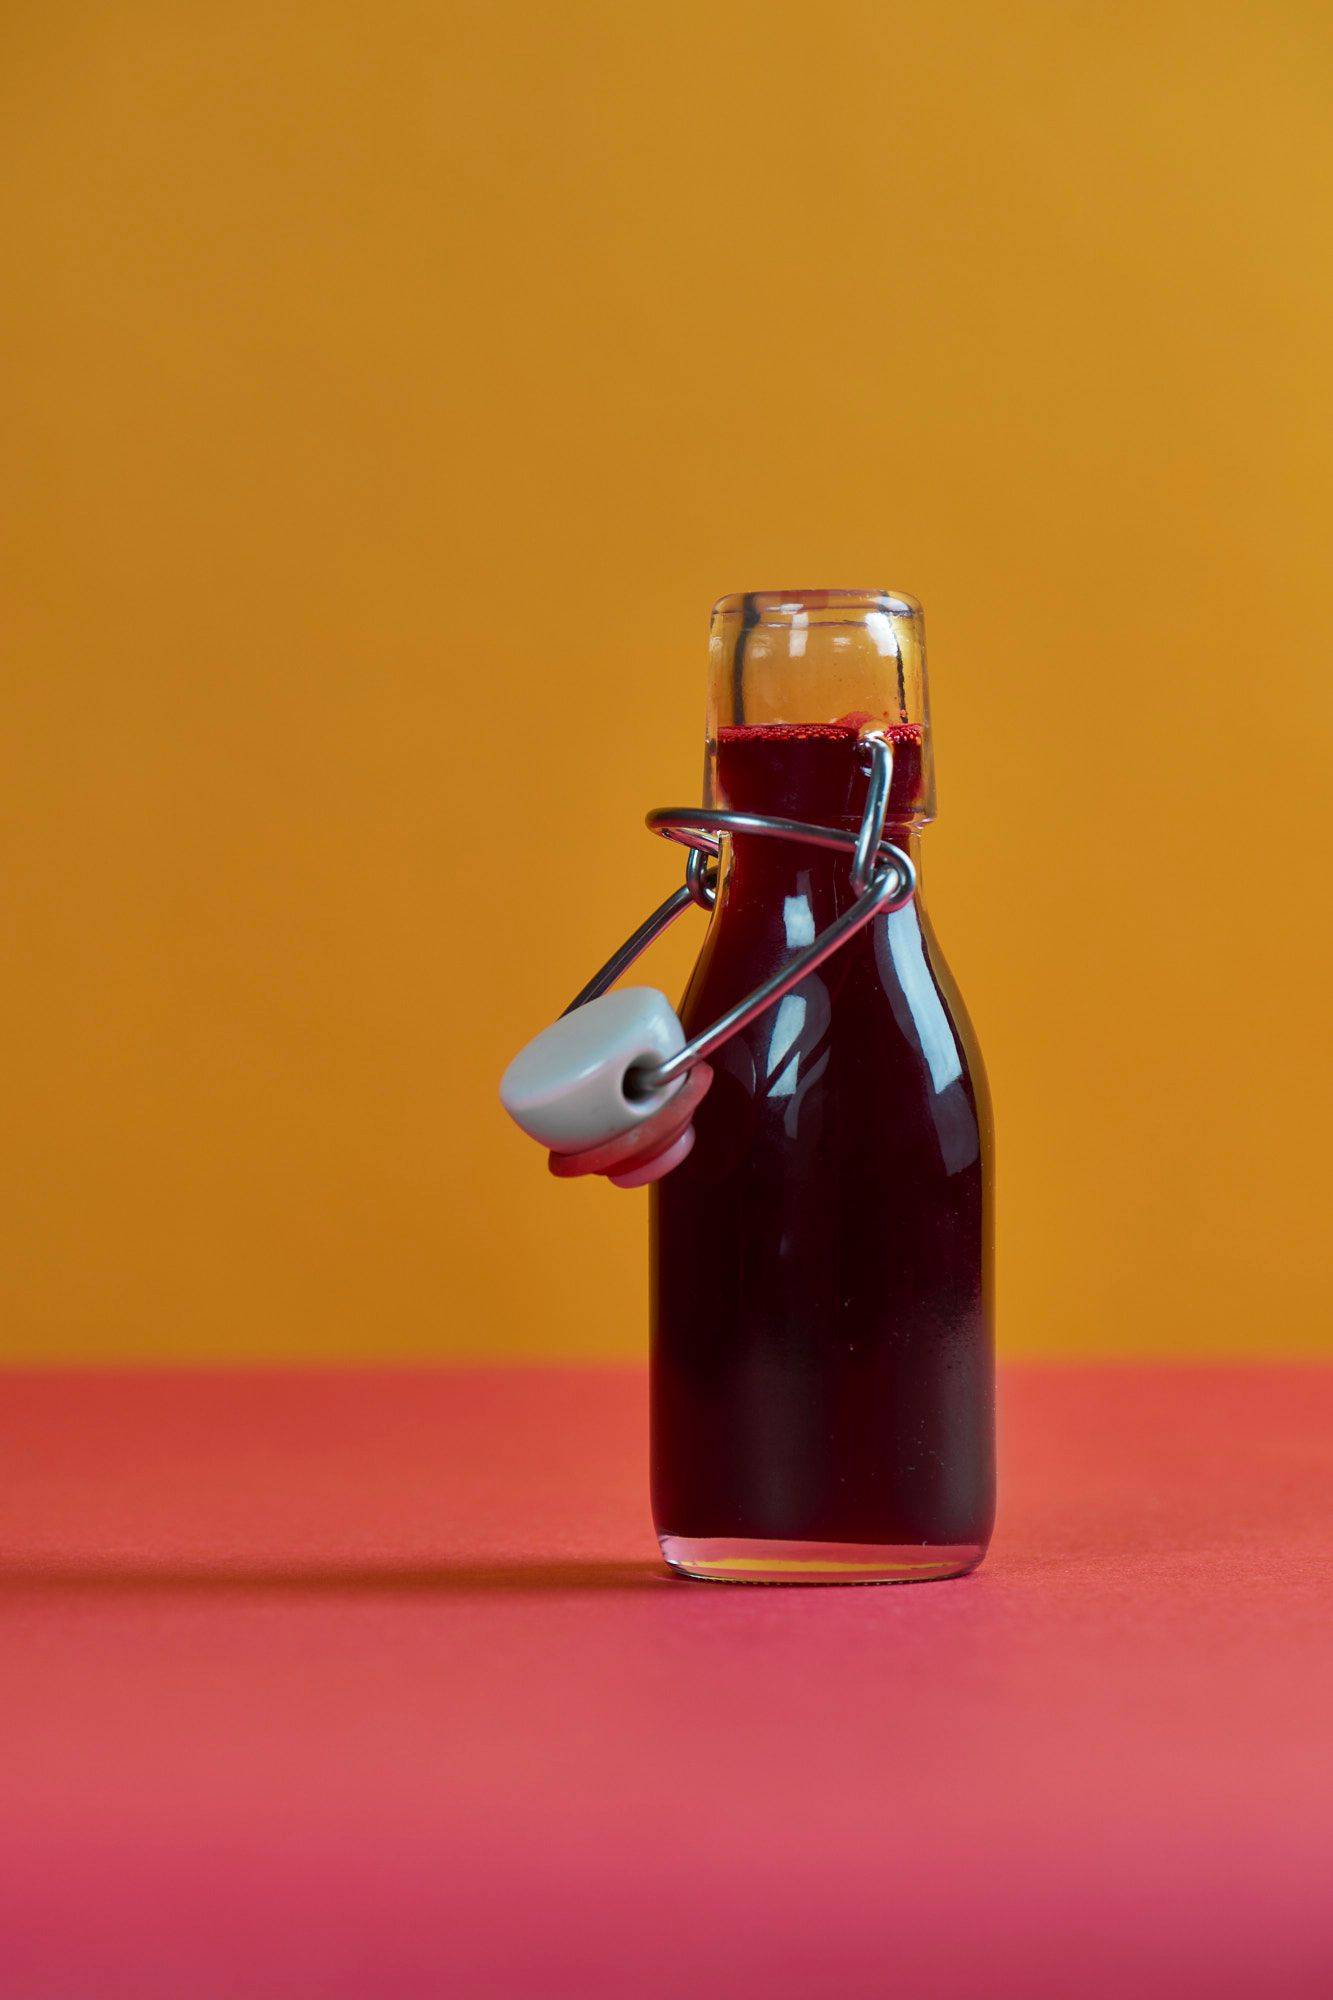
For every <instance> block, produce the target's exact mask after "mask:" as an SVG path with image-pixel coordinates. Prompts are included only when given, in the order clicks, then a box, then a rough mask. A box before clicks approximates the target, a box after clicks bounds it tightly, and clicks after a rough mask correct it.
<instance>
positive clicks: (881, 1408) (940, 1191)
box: [652, 593, 994, 1582]
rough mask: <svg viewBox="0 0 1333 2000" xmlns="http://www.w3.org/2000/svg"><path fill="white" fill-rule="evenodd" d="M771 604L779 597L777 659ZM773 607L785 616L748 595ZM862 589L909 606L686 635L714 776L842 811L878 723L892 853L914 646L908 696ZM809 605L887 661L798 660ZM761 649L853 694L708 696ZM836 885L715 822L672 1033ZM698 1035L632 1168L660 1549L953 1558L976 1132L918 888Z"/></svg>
mask: <svg viewBox="0 0 1333 2000" xmlns="http://www.w3.org/2000/svg"><path fill="white" fill-rule="evenodd" d="M848 599H851V600H852V602H851V603H850V604H849V603H848V602H847V600H848ZM830 600H831V603H830V602H829V601H830ZM793 604H796V605H798V606H800V607H801V608H802V609H803V610H804V612H805V615H806V619H807V624H806V627H805V644H804V646H803V647H802V648H801V649H800V651H799V652H798V653H797V654H796V657H795V659H792V657H791V652H792V648H791V642H790V635H791V633H792V632H793V631H800V630H801V629H802V628H801V627H800V626H798V625H794V624H793V622H792V614H791V608H790V607H792V605H793ZM777 605H780V606H781V609H782V614H783V616H785V618H786V624H785V625H784V623H783V622H782V617H776V618H775V617H773V616H770V615H769V613H768V607H769V606H777ZM886 605H887V606H890V607H891V608H892V614H893V616H894V617H896V618H897V619H898V621H899V623H900V624H901V623H902V622H903V621H904V620H906V619H908V618H916V619H917V620H918V621H919V616H920V614H919V607H915V606H912V605H911V600H910V599H908V600H904V599H899V598H892V599H889V598H887V597H884V596H882V595H880V594H874V593H866V594H863V593H798V594H779V593H774V594H773V597H772V599H763V598H745V599H730V600H724V601H723V605H722V606H720V607H719V610H718V613H717V614H715V621H714V623H715V629H716V626H717V624H718V620H719V617H722V618H723V619H724V620H725V618H727V617H728V616H729V617H730V618H731V619H732V621H733V625H734V628H735V629H734V633H733V634H732V635H728V634H727V632H726V631H725V629H724V633H723V641H724V643H723V645H722V646H721V647H720V648H715V662H716V663H717V664H720V666H721V667H722V668H723V669H724V671H725V675H726V679H725V682H724V685H723V690H722V698H721V699H720V700H719V701H718V702H717V706H716V709H715V714H716V715H717V716H718V717H719V718H723V719H719V720H718V721H717V722H716V723H715V727H714V735H713V746H714V747H713V752H712V754H713V765H712V770H711V781H712V794H713V796H714V798H715V799H716V800H717V802H718V803H720V804H722V805H724V806H728V807H731V808H733V809H738V810H744V811H751V812H763V813H771V814H779V815H783V816H786V817H789V818H793V819H803V820H809V821H815V822H818V823H820V824H823V825H827V826H837V827H845V828H848V829H853V830H854V829H855V828H856V826H857V825H858V824H859V821H860V816H861V810H862V805H863V801H864V797H865V788H866V764H865V757H864V752H863V747H862V744H861V731H862V729H863V727H865V726H866V724H867V722H870V723H872V724H874V725H875V726H878V727H879V728H881V729H882V730H883V731H884V733H885V734H886V735H888V736H889V738H890V740H891V742H892V743H893V746H894V773H893V785H892V790H891V793H890V802H889V813H888V819H889V826H888V834H889V837H890V838H891V839H892V840H893V841H894V842H895V843H896V844H897V845H899V846H901V847H904V848H906V849H908V850H909V851H911V852H912V854H913V859H914V860H917V861H918V862H919V851H918V839H917V834H918V828H919V826H920V825H921V824H923V823H924V820H925V818H926V817H928V815H929V810H930V791H931V785H930V768H929V741H928V733H927V732H928V721H927V718H926V716H925V702H924V678H923V677H924V660H923V658H922V660H921V661H920V663H919V665H918V667H917V681H918V682H919V684H920V694H919V699H918V700H916V701H913V699H912V684H911V683H910V682H909V681H908V678H907V675H906V673H905V671H904V655H905V653H906V651H907V649H906V646H905V645H904V644H903V643H898V644H897V645H896V646H895V647H893V648H891V649H889V648H886V645H885V643H884V642H883V640H882V638H881V636H880V635H879V634H878V633H877V632H876V630H875V628H874V626H873V624H871V623H870V621H871V619H872V618H873V615H874V608H875V607H877V606H886ZM756 606H757V607H758V612H757V613H756V612H755V611H754V609H753V608H754V607H756ZM905 606H907V607H911V608H910V610H903V609H902V608H901V607H905ZM821 612H823V613H824V614H825V615H824V617H823V619H822V621H821V620H820V619H819V616H818V614H820V613H821ZM747 616H748V617H749V621H750V622H749V625H748V627H747V625H746V618H747ZM812 624H813V625H815V627H816V636H818V635H820V634H822V635H823V636H824V638H825V639H826V641H828V642H829V643H830V644H832V643H833V642H834V640H835V636H836V634H837V633H839V632H843V633H846V632H848V631H850V632H851V633H853V634H856V633H858V632H865V631H866V630H867V629H869V636H870V638H871V640H872V641H873V646H872V648H871V649H870V650H871V652H872V655H873V657H872V660H871V665H872V666H873V665H874V662H875V661H876V660H880V659H884V660H886V663H887V664H886V668H885V677H883V678H882V677H880V676H878V675H877V674H876V673H874V672H871V673H869V674H867V676H866V681H867V683H868V685H866V686H864V687H862V686H859V685H857V680H856V675H855V673H853V674H852V675H851V676H850V677H849V675H848V673H847V670H846V662H845V660H843V659H842V657H841V656H840V655H838V654H837V653H836V652H834V653H832V655H831V658H832V667H831V668H830V670H829V673H830V674H831V673H832V672H833V670H834V669H837V670H838V671H839V674H840V677H839V678H836V679H834V680H832V681H831V683H830V681H829V675H826V676H825V680H824V682H822V683H821V682H820V681H819V679H818V675H817V671H816V669H817V666H818V659H819V655H818V652H817V649H815V648H813V647H812V645H811V630H810V628H811V625H812ZM774 627H776V635H777V636H776V639H774V638H771V637H770V638H769V640H768V645H767V651H761V653H760V660H759V663H758V665H756V664H755V662H754V660H753V657H751V658H750V659H749V660H747V658H746V654H747V650H749V651H750V653H751V656H753V650H754V647H753V640H754V634H755V633H756V631H761V632H762V631H765V630H767V631H770V632H771V630H772V629H773V628H774ZM784 633H785V634H786V635H787V638H788V648H787V653H786V655H785V656H784V654H783V652H782V647H781V640H782V637H783V635H784ZM747 636H748V637H749V639H750V641H751V645H750V647H749V648H748V649H747V645H746V639H747ZM907 636H908V638H909V639H912V640H914V643H915V644H916V645H917V647H918V650H919V647H920V641H919V637H917V636H916V635H915V634H914V633H913V632H912V631H911V629H910V628H909V630H908V634H907ZM812 651H814V652H815V653H816V659H815V661H814V662H811V661H810V657H809V656H810V654H811V653H812ZM828 652H829V646H828V645H826V647H825V653H826V655H827V654H828ZM719 654H720V659H719V657H718V656H719ZM738 654H739V656H740V658H739V661H738V659H737V655H738ZM775 657H776V663H777V666H778V667H783V668H785V669H786V677H785V679H784V680H783V681H782V683H781V684H780V691H781V693H782V696H783V702H782V705H783V706H785V707H786V708H787V709H788V710H791V709H795V710H796V712H797V713H798V714H799V709H800V705H801V702H802V700H808V701H810V703H811V705H813V699H814V695H815V693H816V692H818V693H826V692H827V689H828V687H829V686H830V685H831V690H832V693H833V694H834V695H836V694H838V693H842V692H845V691H847V689H848V686H849V678H850V682H851V692H852V693H853V694H856V693H863V694H868V695H869V697H870V701H869V702H868V703H867V707H866V709H852V708H850V707H849V709H848V710H844V711H842V712H840V713H836V714H835V716H834V719H832V720H830V721H823V720H814V721H800V720H783V719H778V720H762V721H758V722H750V721H746V720H744V719H741V720H732V721H728V720H726V719H724V718H725V717H726V716H727V714H728V711H730V713H731V714H732V715H733V716H734V715H736V714H737V713H738V712H739V713H740V715H741V716H742V718H743V717H744V713H745V708H746V699H745V697H746V691H747V687H748V686H749V682H748V681H747V678H746V673H747V668H748V670H749V673H750V676H751V678H753V677H754V675H756V674H757V672H758V670H759V666H762V667H763V669H764V672H765V676H766V678H765V679H764V681H763V683H762V685H763V688H764V691H765V693H766V695H767V697H768V706H769V707H770V708H772V707H773V706H777V705H778V704H777V703H776V702H775V700H774V698H773V694H772V689H773V685H774V661H775ZM798 662H799V664H798ZM884 678H887V687H888V697H887V699H886V698H885V686H884ZM914 707H915V708H916V709H917V710H918V712H919V719H917V718H916V717H914V716H913V714H912V710H913V708H914ZM854 895H855V892H854V890H853V889H852V886H851V882H850V879H849V866H848V861H847V859H846V858H845V857H844V856H842V855H839V854H835V853H831V852H829V851H827V850H821V849H818V848H816V847H813V846H804V845H800V844H796V843H794V842H789V841H782V840H775V839H767V838H762V837H760V836H756V835H743V836H737V837H735V838H734V839H733V840H732V841H731V842H730V843H729V853H728V855H727V857H726V860H725V863H724V867H723V871H722V880H721V883H720V886H719V892H718V899H717V907H716V910H715V912H714V915H713V919H712V922H711V925H710V928H709V932H708V936H707V940H706V942H705V944H704V948H703V951H702V954H701V956H700V959H699V963H698V965H697V967H696V969H695V972H694V975H693V978H692V979H691V981H690V985H689V989H688V992H687V994H686V997H685V1001H684V1004H683V1006H682V1009H681V1018H682V1021H683V1023H684V1027H685V1031H686V1033H687V1034H693V1033H695V1032H696V1031H697V1030H698V1029H700V1028H702V1027H704V1026H706V1025H708V1024H709V1023H710V1022H712V1021H714V1020H715V1019H716V1018H717V1016H718V1015H719V1014H721V1013H722V1012H723V1011H724V1010H725V1009H726V1008H727V1007H729V1006H730V1005H731V1004H732V1003H733V1002H734V1001H735V1000H737V999H739V998H740V997H741V996H742V995H744V994H745V993H747V992H748V991H749V990H750V989H751V988H752V987H753V986H755V985H756V984H757V983H758V981H759V980H760V979H762V978H764V977H765V976H766V975H767V974H769V973H770V972H772V971H773V970H774V969H775V968H776V967H777V966H779V965H780V964H782V963H783V962H784V961H785V960H786V959H788V958H790V957H791V956H792V955H793V954H794V953H795V952H796V951H797V950H799V949H800V947H801V946H803V945H805V944H808V943H809V942H810V941H811V939H812V938H813V937H814V936H815V935H816V934H817V933H818V932H820V931H822V930H823V929H824V928H825V927H826V926H827V925H828V923H829V922H830V921H831V920H832V919H833V918H834V917H835V916H836V915H838V914H839V913H840V912H841V911H842V910H844V909H846V908H847V906H848V905H849V904H850V903H851V902H852V901H853V900H854ZM712 1062H713V1066H714V1071H715V1076H714V1082H713V1086H712V1089H711V1091H710V1093H709V1095H708V1096H707V1097H706V1098H705V1100H704V1102H703V1103H702V1105H701V1106H700V1108H699V1110H698V1112H697V1113H696V1116H695V1127H696V1134H697V1138H696V1143H695V1146H694V1150H693V1153H692V1155H691V1156H690V1157H689V1158H688V1159H687V1160H686V1161H685V1163H684V1164H683V1165H682V1166H680V1167H679V1168H677V1169H676V1171H675V1172H673V1173H671V1174H670V1175H668V1176H667V1178H666V1179H665V1180H663V1181H662V1182H661V1183H660V1185H659V1186H658V1187H656V1188H654V1189H653V1191H652V1206H653V1230H652V1235H653V1267H654V1268H653V1293H654V1324H653V1345H652V1476H653V1508H654V1515H655V1518H656V1522H657V1527H658V1532H659V1536H660V1537H661V1540H662V1546H663V1549H664V1552H665V1553H666V1555H667V1558H668V1560H669V1561H671V1562H672V1563H673V1564H675V1565H676V1566H677V1567H678V1568H680V1569H681V1570H683V1571H685V1572H687V1573H689V1574H692V1575H695V1576H703V1577H711V1578H715V1579H718V1580H737V1581H788V1582H799V1581H818V1582H836V1581H847V1582H851V1581H880V1580H882V1581H905V1580H918V1579H926V1578H931V1577H941V1576H948V1575H956V1574H959V1573H960V1572H962V1571H964V1570H966V1569H969V1568H971V1567H972V1566H973V1565H974V1564H975V1563H976V1562H977V1561H979V1560H980V1557H981V1555H982V1554H983V1553H984V1550H985V1547H986V1544H987V1541H988V1539H989V1536H990V1532H991V1525H992V1519H993V1513H994V1446H993V1422H994V1412H993V1380H992V1378H993V1359H992V1336H991V1310H990V1224H989V1199H988V1186H987V1176H988V1169H989V1150H990V1131H989V1114H988V1108H987V1101H986V1091H985V1082H984V1077H983V1074H982V1071H981V1068H980V1063H979V1059H978V1056H977V1052H976V1048H975V1045H974V1041H973V1037H972V1032H971V1029H970V1026H969V1024H968V1021H967V1017H966V1015H965V1013H964V1012H963V1008H962V1005H961V1002H960V1001H959V998H958V994H957V991H956V989H955V987H954V985H953V982H952V980H951V978H950V976H949V973H948V971H947V968H946V967H945V965H944V963H943V960H942V958H941V956H940V951H939V947H938V945H937V944H936V942H935V938H934V935H933V933H932V932H931V929H930V926H929V924H928V922H927V920H926V917H925V912H924V910H923V908H922V906H921V899H920V894H919V892H918V895H917V896H916V897H915V898H914V899H913V900H912V901H910V902H909V903H908V904H907V905H906V906H905V907H904V908H902V909H901V910H898V911H896V912H894V913H893V914H891V915H888V916H881V917H878V918H875V919H874V920H873V921H872V922H871V923H870V924H868V925H867V926H866V927H865V928H863V929H862V930H860V931H858V932H857V933H856V934H855V936H854V937H853V938H852V939H851V940H850V942H848V943H847V944H846V945H844V946H843V948H842V949H841V950H839V951H838V952H836V953H835V954H834V955H833V956H832V957H831V958H830V959H828V960H827V961H826V962H825V963H824V964H823V965H822V966H821V967H820V968H819V970H818V971H817V972H815V973H814V974H812V975H811V976H810V977H808V978H807V979H806V980H804V981H803V982H802V983H801V985H800V986H798V987H797V988H796V989H795V990H794V991H793V992H792V993H790V994H789V995H788V996H787V997H786V998H785V999H783V1000H781V1001H780V1002H779V1003H778V1004H777V1005H776V1006H775V1007H773V1008H770V1010H769V1011H768V1012H767V1013H765V1014H763V1015H761V1016H760V1017H759V1019H757V1020H756V1021H754V1022H752V1023H751V1024H750V1026H749V1027H748V1028H746V1029H744V1030H742V1032H741V1033H740V1034H738V1035H736V1036H734V1037H733V1038H732V1039H731V1040H730V1041H729V1042H727V1043H726V1044H725V1045H724V1046H723V1047H722V1048H721V1049H720V1050H719V1051H718V1052H717V1054H716V1055H715V1056H714V1057H713V1058H712Z"/></svg>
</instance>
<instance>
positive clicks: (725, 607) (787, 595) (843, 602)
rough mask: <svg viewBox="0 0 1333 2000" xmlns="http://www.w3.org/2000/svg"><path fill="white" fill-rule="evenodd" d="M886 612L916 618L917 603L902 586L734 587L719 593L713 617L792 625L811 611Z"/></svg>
mask: <svg viewBox="0 0 1333 2000" xmlns="http://www.w3.org/2000/svg"><path fill="white" fill-rule="evenodd" d="M874 611H878V612H887V613H888V614H889V615H890V616H891V617H894V618H919V617H920V616H921V606H920V604H919V603H918V601H917V600H916V598H915V597H909V596H908V594H907V592H906V591H903V590H738V591H733V592H732V593H731V594H730V595H729V596H726V597H719V598H718V600H717V603H716V604H715V605H714V606H713V618H714V619H715V620H716V619H719V618H742V619H744V621H745V623H746V624H747V625H795V624H798V623H799V622H800V621H801V620H803V619H806V618H808V617H809V616H810V615H811V613H812V612H813V613H829V612H832V613H833V614H834V617H835V618H836V617H837V616H838V615H839V614H844V615H848V616H851V617H856V616H858V615H859V616H861V617H864V616H865V615H866V613H867V612H874Z"/></svg>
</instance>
